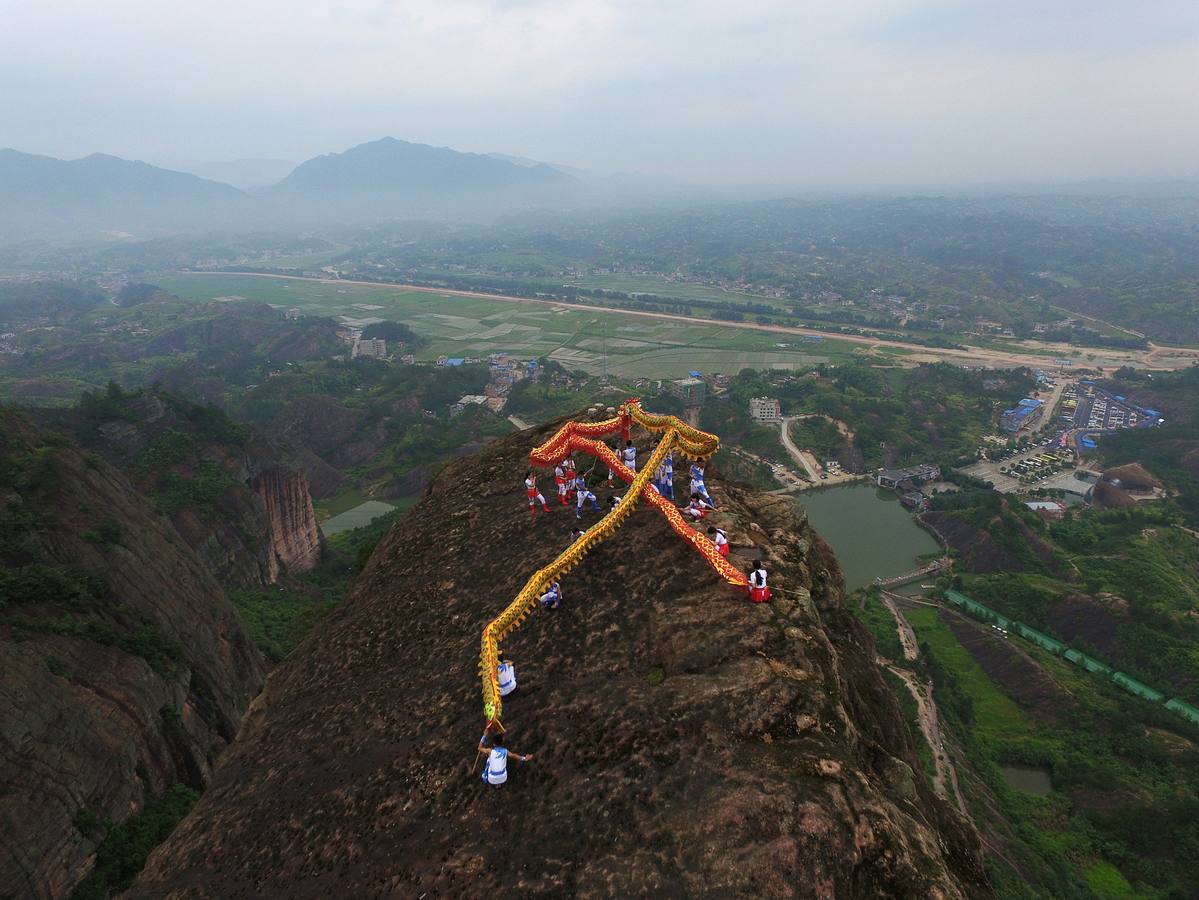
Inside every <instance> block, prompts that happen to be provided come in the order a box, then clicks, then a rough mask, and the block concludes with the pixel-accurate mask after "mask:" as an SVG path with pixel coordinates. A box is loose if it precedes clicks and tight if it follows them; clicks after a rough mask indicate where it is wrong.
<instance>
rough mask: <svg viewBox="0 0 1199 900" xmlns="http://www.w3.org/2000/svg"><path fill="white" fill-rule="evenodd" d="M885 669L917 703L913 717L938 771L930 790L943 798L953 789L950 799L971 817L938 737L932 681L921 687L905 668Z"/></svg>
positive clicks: (946, 753)
mask: <svg viewBox="0 0 1199 900" xmlns="http://www.w3.org/2000/svg"><path fill="white" fill-rule="evenodd" d="M887 668H888V669H890V670H891V672H892V673H893V674H894V675H895V676H896V677H897V678H899V679H900V680H901V681H903V683H904V684H906V685H907V686H908V690H909V691H911V694H912V697H913V698H914V699H915V701H916V710H917V713H916V715H917V719H918V720H919V722H920V730H921V731H922V732H924V739H925V740H926V741H928V745H929V747H930V748H932V751H933V765H934V766H935V767H936V770H937V774H936V775H935V776H933V788H934V789H935V790H936V792H937V793H938V794H940V795H941V796H942V797H948V796H949V791H948V787H952V788H953V799H954V800H955V801H957V806H958V809H959V810H960V811H961V813H962V815H963V816H965V817H966V818H970V813H969V811H968V810H967V809H966V801H965V800H963V799H962V790H961V787H960V786H959V785H958V773H957V770H956V769H955V768H954V767H953V763H952V762H951V761H950V759H949V753H948V752H947V751H946V750H945V742H944V739H943V738H942V736H941V723H940V721H939V720H938V719H937V704H936V703H934V702H933V684H932V682H931V681H930V682H928V683H927V684H923V685H922V684H920V682H919V680H917V678H916V675H915V674H914V673H912V672H909V671H908V670H907V669H902V668H900V667H899V666H893V665H890V664H887ZM947 785H948V787H947Z"/></svg>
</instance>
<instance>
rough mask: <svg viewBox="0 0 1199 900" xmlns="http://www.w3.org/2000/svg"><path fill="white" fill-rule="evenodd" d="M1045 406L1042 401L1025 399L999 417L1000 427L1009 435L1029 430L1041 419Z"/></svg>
mask: <svg viewBox="0 0 1199 900" xmlns="http://www.w3.org/2000/svg"><path fill="white" fill-rule="evenodd" d="M1044 406H1045V404H1044V403H1042V402H1041V401H1040V400H1034V399H1032V398H1030V397H1025V398H1024V399H1023V400H1021V401H1020V402H1019V403H1017V404H1016V405H1015V406H1014V407H1013V408H1012V409H1005V410H1004V411H1003V415H1001V416H1000V417H999V427H1000V428H1001V429H1003V430H1004V431H1006V432H1008V433H1009V434H1015V433H1016V432H1017V431H1019V430H1020V429H1022V428H1028V427H1030V426H1031V425H1033V424H1034V423H1035V422H1036V421H1037V420H1038V419H1040V418H1041V413H1042V412H1043V411H1044Z"/></svg>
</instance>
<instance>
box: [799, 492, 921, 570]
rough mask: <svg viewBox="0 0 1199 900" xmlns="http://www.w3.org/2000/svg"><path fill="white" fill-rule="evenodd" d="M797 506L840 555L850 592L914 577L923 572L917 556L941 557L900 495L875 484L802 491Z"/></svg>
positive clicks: (838, 558)
mask: <svg viewBox="0 0 1199 900" xmlns="http://www.w3.org/2000/svg"><path fill="white" fill-rule="evenodd" d="M799 504H800V506H802V507H803V508H805V509H807V511H808V521H810V522H811V523H812V527H813V528H815V529H816V530H817V531H819V532H820V536H821V537H823V538H824V539H825V540H826V541H828V543H829V546H831V547H832V548H833V552H834V553H836V554H837V560H838V562H840V563H841V571H842V572H844V573H845V587H846V590H850V591H852V590H856V589H857V588H860V587H866V586H867V585H868V584H870V583H871V582H872V581H874V579H875V578H876V577H882V578H890V577H891V576H893V575H902V574H904V573H905V572H910V571H912V570H913V569H916V568H918V567H919V566H918V565H917V561H916V557H918V556H922V555H924V554H926V553H940V550H941V546H940V544H938V543H937V542H936V540H935V539H934V538H933V536H932V535H931V534H929V533H928V532H927V531H925V530H924V529H923V528H921V527H920V526H919V525H917V524H916V522H915V520H914V519H913V518H912V514H911V513H910V512H908V511H907V510H906V509H904V508H903V507H902V506H901V505H900V503H899V497H898V495H896V494H894V493H892V492H891V491H884V490H882V489H881V488H878V487H876V486H875V485H873V484H870V483H863V482H855V483H854V484H847V485H842V486H837V487H831V488H824V489H822V490H814V491H804V493H803V494H801V495H800V498H799Z"/></svg>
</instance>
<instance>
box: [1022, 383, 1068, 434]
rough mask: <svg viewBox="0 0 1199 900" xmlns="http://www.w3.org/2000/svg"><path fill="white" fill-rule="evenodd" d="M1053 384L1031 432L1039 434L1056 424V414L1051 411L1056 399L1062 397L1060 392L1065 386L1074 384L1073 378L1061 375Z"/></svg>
mask: <svg viewBox="0 0 1199 900" xmlns="http://www.w3.org/2000/svg"><path fill="white" fill-rule="evenodd" d="M1055 384H1056V387H1054V389H1053V393H1051V394H1050V395H1049V398H1048V399H1047V400H1046V401H1045V411H1044V412H1043V413H1042V414H1041V421H1039V422H1038V423H1037V424H1036V427H1035V428H1033V430H1032V432H1033V434H1040V433H1041V432H1042V431H1044V430H1045V429H1046V428H1051V427H1052V426H1054V425H1056V424H1057V416H1055V415H1054V414H1053V412H1054V410H1055V409H1057V404H1058V401H1059V400H1061V399H1062V393H1063V392H1064V391H1065V390H1066V387H1067V386H1069V385H1071V384H1074V379H1072V378H1064V377H1061V378H1058V379H1057V381H1056V383H1055Z"/></svg>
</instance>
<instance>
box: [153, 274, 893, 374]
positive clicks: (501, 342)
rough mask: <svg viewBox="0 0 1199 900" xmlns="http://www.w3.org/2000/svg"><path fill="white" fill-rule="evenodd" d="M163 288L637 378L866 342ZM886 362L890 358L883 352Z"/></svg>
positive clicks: (346, 289) (297, 285) (309, 292)
mask: <svg viewBox="0 0 1199 900" xmlns="http://www.w3.org/2000/svg"><path fill="white" fill-rule="evenodd" d="M154 280H155V283H156V284H158V285H159V286H161V287H162V288H163V289H165V290H167V291H170V292H171V293H174V294H177V295H179V296H180V297H182V298H184V299H188V300H195V301H199V302H204V301H212V300H215V299H218V298H230V297H232V298H240V299H245V300H252V301H256V302H261V303H270V304H273V305H275V306H279V307H284V308H293V307H294V308H298V309H300V310H301V311H302V312H304V313H305V314H307V315H322V316H342V317H345V318H346V320H347V321H350V322H351V323H355V324H363V325H365V324H368V323H369V322H370V321H374V320H379V319H389V320H392V321H397V322H403V323H404V324H406V325H408V326H409V327H411V328H412V329H414V330H415V331H416V332H417V333H419V334H420V335H421V336H423V337H424V338H426V339H427V340H428V342H429V343H428V345H427V346H426V347H424V348H423V349H422V350H421V351H420V352H419V353H418V354H417V356H418V358H419V359H422V360H426V361H427V360H433V359H436V358H437V357H438V356H450V357H465V356H486V355H487V354H489V353H501V352H508V353H512V354H514V355H516V356H522V357H541V356H547V357H550V358H552V359H555V360H557V361H559V362H560V363H562V365H564V366H566V367H567V368H569V369H582V370H584V371H587V372H590V373H598V372H599V371H600V370H601V369H602V367H603V355H604V351H605V349H606V351H607V356H608V370H609V371H610V372H611V373H613V374H615V375H620V376H624V377H628V378H679V377H682V376H684V375H686V374H687V371H688V370H689V369H699V370H701V371H705V372H729V373H733V372H737V371H739V370H740V369H742V368H745V367H747V366H752V367H757V368H763V367H770V368H776V369H804V368H809V367H811V366H813V365H816V364H819V363H821V362H827V361H830V360H832V359H834V358H837V357H841V358H844V357H848V356H851V355H857V356H860V355H861V354H862V349H861V347H860V345H859V346H855V345H852V344H849V343H848V342H844V341H838V340H836V339H835V338H826V339H824V340H821V341H804V340H801V339H799V338H794V339H792V338H789V337H788V336H781V335H778V334H771V333H769V332H762V331H753V330H749V329H739V328H734V327H729V326H725V325H720V324H716V323H708V322H695V323H694V324H692V323H690V322H686V321H668V320H654V319H649V318H645V317H639V316H633V315H628V314H626V313H622V312H619V311H613V312H611V313H607V312H597V311H595V310H581V309H573V308H571V307H570V306H569V305H567V304H563V305H561V306H558V305H549V304H539V303H525V302H519V301H511V300H501V299H494V300H493V299H489V298H486V297H463V296H457V295H452V294H437V293H430V292H425V291H413V290H406V289H404V288H400V287H389V286H386V285H380V286H374V285H354V284H346V283H338V282H322V281H303V280H295V279H284V278H271V277H261V276H253V275H207V274H205V275H187V274H172V275H162V276H159V277H156V278H155V279H154ZM879 358H880V361H883V360H885V359H886V357H882V356H880V357H879Z"/></svg>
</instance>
